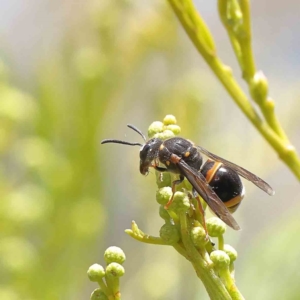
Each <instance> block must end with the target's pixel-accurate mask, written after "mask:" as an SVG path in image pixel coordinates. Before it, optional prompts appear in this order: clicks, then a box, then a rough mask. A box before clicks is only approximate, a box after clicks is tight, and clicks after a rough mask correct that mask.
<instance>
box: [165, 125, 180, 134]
mask: <svg viewBox="0 0 300 300" xmlns="http://www.w3.org/2000/svg"><path fill="white" fill-rule="evenodd" d="M166 130H171V131H172V132H173V133H174V134H175V135H178V134H179V133H180V132H181V128H180V127H179V126H178V125H168V126H166Z"/></svg>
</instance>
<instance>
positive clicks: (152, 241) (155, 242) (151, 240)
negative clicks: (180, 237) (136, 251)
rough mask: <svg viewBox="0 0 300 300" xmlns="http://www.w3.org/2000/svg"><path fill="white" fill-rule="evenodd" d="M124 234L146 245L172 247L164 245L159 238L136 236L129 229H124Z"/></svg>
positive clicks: (145, 235)
mask: <svg viewBox="0 0 300 300" xmlns="http://www.w3.org/2000/svg"><path fill="white" fill-rule="evenodd" d="M125 232H126V233H127V234H128V235H130V236H131V237H133V238H134V239H136V240H138V241H140V242H143V243H146V244H153V245H166V246H172V245H171V244H168V243H166V242H165V241H164V240H163V239H161V238H159V237H155V236H151V235H147V234H144V235H137V234H135V233H134V232H133V231H132V230H131V229H126V230H125Z"/></svg>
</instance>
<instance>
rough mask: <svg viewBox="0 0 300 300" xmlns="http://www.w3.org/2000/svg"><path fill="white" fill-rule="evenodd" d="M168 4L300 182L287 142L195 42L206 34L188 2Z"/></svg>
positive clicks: (171, 0)
mask: <svg viewBox="0 0 300 300" xmlns="http://www.w3.org/2000/svg"><path fill="white" fill-rule="evenodd" d="M168 1H169V3H170V4H171V6H172V8H173V10H174V12H175V14H176V16H177V18H178V20H179V21H180V23H181V24H182V26H183V28H184V29H185V31H186V33H187V34H188V36H189V37H190V39H191V40H192V42H193V43H194V45H195V47H196V48H197V50H198V51H199V53H200V54H201V55H202V57H203V58H204V60H205V61H206V62H207V64H208V65H209V66H210V68H211V69H212V70H213V72H214V73H215V75H216V76H217V77H218V79H219V80H220V81H221V83H222V85H223V86H224V88H225V89H226V90H227V92H228V93H229V94H230V96H231V97H232V98H233V100H234V101H235V103H236V104H237V105H238V106H239V108H240V109H241V110H242V111H243V113H244V114H245V115H246V117H247V118H248V119H249V120H250V122H251V123H252V124H253V125H254V126H255V127H256V129H257V130H258V131H259V132H260V133H261V134H262V136H263V137H264V138H265V139H266V140H267V141H268V143H269V144H270V145H271V147H272V148H273V149H274V150H275V151H276V152H277V153H278V155H279V157H280V159H281V160H282V161H284V162H285V164H286V165H287V166H288V167H289V168H290V170H291V171H292V172H293V173H294V175H295V176H296V177H297V178H298V179H299V180H300V159H299V157H298V155H297V152H296V150H295V148H294V147H293V146H292V145H291V144H290V142H289V141H288V140H287V139H284V138H281V137H280V136H279V135H278V134H276V132H275V131H274V130H273V129H272V128H271V127H270V126H269V125H268V124H267V123H266V122H264V121H263V120H262V119H261V118H260V117H259V115H258V114H257V112H256V111H255V109H254V107H253V106H252V105H251V103H250V102H249V100H248V98H247V96H246V95H245V93H244V92H243V91H242V89H241V88H240V86H239V85H238V83H237V81H236V80H235V79H234V78H233V76H232V72H231V69H230V68H229V67H227V66H225V65H224V64H223V63H222V61H221V60H220V59H219V58H218V57H217V56H216V50H215V49H214V48H213V49H211V48H209V46H208V44H207V43H206V44H203V39H200V38H199V36H201V34H203V33H205V35H206V36H209V35H210V32H209V31H208V29H207V27H206V26H205V28H201V25H202V24H203V23H204V21H203V20H202V18H201V16H200V15H199V14H198V13H197V11H196V8H195V7H194V5H193V3H192V1H191V0H168ZM209 40H212V37H210V38H209ZM208 48H209V50H208ZM250 64H252V63H250Z"/></svg>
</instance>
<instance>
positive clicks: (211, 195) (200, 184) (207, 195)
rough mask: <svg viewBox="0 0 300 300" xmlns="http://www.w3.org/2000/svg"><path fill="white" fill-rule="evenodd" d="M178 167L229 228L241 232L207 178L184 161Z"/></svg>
mask: <svg viewBox="0 0 300 300" xmlns="http://www.w3.org/2000/svg"><path fill="white" fill-rule="evenodd" d="M177 167H178V168H179V170H180V171H181V173H182V175H184V176H185V177H186V178H187V180H188V181H189V182H190V183H191V185H192V186H193V187H194V189H195V190H196V191H197V193H198V194H199V195H200V196H201V197H202V198H203V200H204V201H205V202H206V203H207V205H208V206H209V207H210V208H211V210H212V211H213V212H214V213H215V214H216V215H217V216H218V217H219V218H220V219H221V220H222V221H224V222H225V223H226V224H227V225H228V226H230V227H232V228H233V229H235V230H239V229H240V226H239V225H238V224H237V222H236V221H235V219H234V218H233V216H232V215H231V213H230V212H229V211H228V209H227V207H226V206H225V204H224V203H223V202H222V201H221V199H220V198H219V197H218V195H217V194H216V193H215V192H214V191H213V190H212V189H211V187H210V186H209V185H208V183H207V181H206V179H205V177H204V176H203V175H202V174H201V173H200V172H197V171H196V170H194V169H193V168H191V167H190V166H189V165H188V164H187V163H186V162H185V161H184V160H182V159H181V160H180V161H179V162H178V164H177Z"/></svg>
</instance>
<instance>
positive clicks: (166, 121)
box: [163, 115, 177, 125]
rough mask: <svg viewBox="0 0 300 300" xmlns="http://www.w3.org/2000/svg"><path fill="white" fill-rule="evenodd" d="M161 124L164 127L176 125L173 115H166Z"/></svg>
mask: <svg viewBox="0 0 300 300" xmlns="http://www.w3.org/2000/svg"><path fill="white" fill-rule="evenodd" d="M163 122H164V124H165V125H173V124H176V123H177V120H176V118H175V117H174V116H173V115H166V116H165V117H164V120H163Z"/></svg>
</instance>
